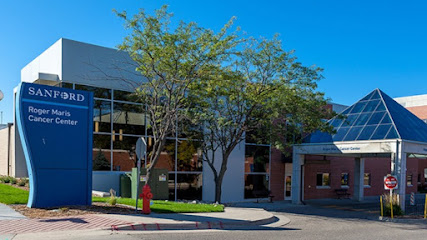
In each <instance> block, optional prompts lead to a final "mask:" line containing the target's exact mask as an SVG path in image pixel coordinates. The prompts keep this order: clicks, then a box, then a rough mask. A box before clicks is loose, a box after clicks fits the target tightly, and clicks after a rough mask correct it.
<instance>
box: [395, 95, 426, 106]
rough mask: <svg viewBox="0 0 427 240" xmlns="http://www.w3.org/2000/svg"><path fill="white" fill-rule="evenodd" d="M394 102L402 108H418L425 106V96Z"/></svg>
mask: <svg viewBox="0 0 427 240" xmlns="http://www.w3.org/2000/svg"><path fill="white" fill-rule="evenodd" d="M394 100H395V101H396V102H398V103H399V104H400V105H402V106H404V107H418V106H425V105H427V94H423V95H416V96H409V97H399V98H394Z"/></svg>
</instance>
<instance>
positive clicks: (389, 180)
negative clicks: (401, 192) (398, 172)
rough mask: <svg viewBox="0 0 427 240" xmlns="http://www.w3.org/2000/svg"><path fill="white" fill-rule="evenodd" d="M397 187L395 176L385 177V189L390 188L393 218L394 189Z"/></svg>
mask: <svg viewBox="0 0 427 240" xmlns="http://www.w3.org/2000/svg"><path fill="white" fill-rule="evenodd" d="M396 188H397V178H396V177H395V176H391V175H389V176H386V177H384V189H385V190H387V189H390V211H391V219H393V189H396Z"/></svg>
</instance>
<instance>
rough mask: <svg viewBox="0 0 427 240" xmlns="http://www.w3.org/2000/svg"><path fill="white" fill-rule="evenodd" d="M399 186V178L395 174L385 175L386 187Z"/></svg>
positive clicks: (393, 187) (387, 188) (394, 187)
mask: <svg viewBox="0 0 427 240" xmlns="http://www.w3.org/2000/svg"><path fill="white" fill-rule="evenodd" d="M396 188H397V178H396V177H395V176H387V177H384V189H386V190H389V189H396Z"/></svg>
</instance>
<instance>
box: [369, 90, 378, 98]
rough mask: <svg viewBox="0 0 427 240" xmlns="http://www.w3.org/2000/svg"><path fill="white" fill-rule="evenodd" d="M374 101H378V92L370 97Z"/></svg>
mask: <svg viewBox="0 0 427 240" xmlns="http://www.w3.org/2000/svg"><path fill="white" fill-rule="evenodd" d="M374 99H380V94H379V93H378V90H377V91H375V92H374V94H373V95H372V97H371V100H374Z"/></svg>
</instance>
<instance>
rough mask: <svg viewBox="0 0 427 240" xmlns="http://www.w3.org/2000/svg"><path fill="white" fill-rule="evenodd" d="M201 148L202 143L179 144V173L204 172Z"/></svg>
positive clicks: (183, 142) (187, 142) (184, 142)
mask: <svg viewBox="0 0 427 240" xmlns="http://www.w3.org/2000/svg"><path fill="white" fill-rule="evenodd" d="M199 146H200V143H199V142H196V141H179V142H178V156H177V164H178V166H177V170H178V171H202V167H203V159H202V157H201V154H202V153H201V151H200V149H199Z"/></svg>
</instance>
